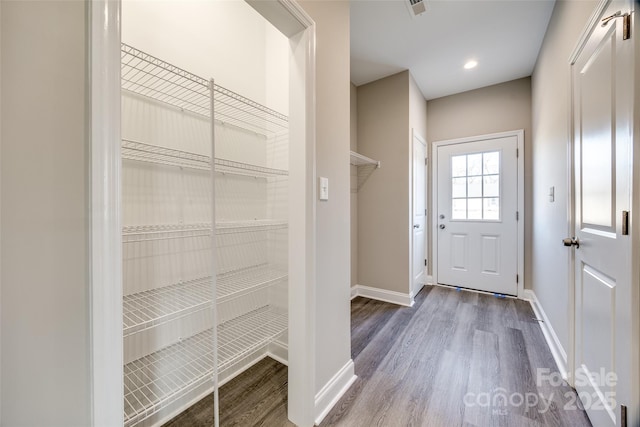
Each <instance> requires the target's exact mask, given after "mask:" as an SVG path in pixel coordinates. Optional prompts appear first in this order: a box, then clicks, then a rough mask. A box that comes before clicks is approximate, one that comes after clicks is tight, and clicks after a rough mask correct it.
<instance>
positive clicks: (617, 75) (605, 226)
mask: <svg viewBox="0 0 640 427" xmlns="http://www.w3.org/2000/svg"><path fill="white" fill-rule="evenodd" d="M631 8H632V5H631V4H630V2H629V1H626V0H624V1H613V2H602V3H601V7H600V8H599V9H598V12H597V13H596V14H595V15H594V19H592V22H591V23H590V26H589V27H588V30H587V31H586V32H585V36H584V37H583V39H582V40H581V41H580V42H579V44H578V47H577V49H576V53H575V54H574V56H573V57H572V61H571V85H572V120H573V135H572V148H573V171H574V176H573V179H574V181H573V182H574V189H573V221H572V222H573V237H575V239H574V241H573V243H574V246H573V248H574V249H572V250H573V251H574V252H573V278H574V284H573V295H572V298H573V304H574V310H575V311H574V337H573V339H574V342H573V346H572V348H573V353H574V354H573V363H574V367H575V372H574V377H573V378H571V381H572V383H573V385H574V386H575V387H576V390H577V391H578V396H579V397H580V399H581V401H582V404H583V406H584V408H585V409H586V411H587V413H588V414H589V418H590V419H591V422H592V423H593V425H597V426H603V427H604V426H614V425H618V426H619V425H622V422H623V420H622V419H621V417H620V415H621V409H620V405H630V407H631V409H632V411H634V408H635V407H636V405H637V402H634V398H633V394H634V392H633V390H634V389H635V390H636V393H637V387H638V385H637V379H636V381H634V379H633V378H634V372H635V367H637V363H638V362H637V360H635V361H634V360H633V351H632V348H633V345H635V344H634V343H636V344H637V337H634V334H633V328H632V325H633V318H634V314H633V301H634V299H633V290H632V283H633V282H632V278H633V276H632V259H631V254H632V239H631V236H630V235H625V233H624V230H623V227H624V224H623V223H624V220H623V213H624V212H625V211H627V212H628V211H630V208H631V201H632V171H633V161H632V159H633V146H632V137H633V92H632V91H631V90H629V88H630V87H632V84H633V42H632V41H631V40H626V41H625V40H623V37H622V28H623V24H624V22H623V21H624V19H623V18H622V17H621V18H614V19H612V20H611V21H609V22H608V23H607V24H606V25H602V24H601V22H602V19H603V18H605V17H607V16H610V15H613V14H615V13H616V12H619V11H621V12H622V13H623V14H624V13H626V12H629V11H630V10H631ZM629 233H631V230H629ZM570 243H571V239H569V240H568V241H565V244H566V245H568V244H570ZM576 243H577V244H576ZM636 309H637V308H636ZM634 366H635V367H634ZM636 373H637V372H636ZM634 412H635V411H634ZM629 415H630V416H634V415H633V414H629ZM635 417H637V414H635ZM628 422H629V423H628V425H637V422H638V420H637V418H636V419H635V421H633V420H632V419H631V418H629V419H628Z"/></svg>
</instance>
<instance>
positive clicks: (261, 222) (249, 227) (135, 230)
mask: <svg viewBox="0 0 640 427" xmlns="http://www.w3.org/2000/svg"><path fill="white" fill-rule="evenodd" d="M288 227H289V223H288V222H287V221H286V220H273V219H255V220H246V221H220V222H217V223H216V234H232V233H255V232H259V231H272V230H283V229H286V228H288ZM210 236H211V224H208V223H195V224H154V225H131V226H126V227H122V243H136V242H147V241H154V240H171V239H187V238H191V237H210Z"/></svg>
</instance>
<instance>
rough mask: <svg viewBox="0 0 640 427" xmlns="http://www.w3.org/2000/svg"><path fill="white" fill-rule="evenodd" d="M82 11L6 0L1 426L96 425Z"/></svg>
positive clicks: (62, 4) (80, 6) (65, 4)
mask: <svg viewBox="0 0 640 427" xmlns="http://www.w3.org/2000/svg"><path fill="white" fill-rule="evenodd" d="M85 16H86V15H85V3H84V2H77V1H28V2H23V1H12V2H2V17H1V19H2V21H1V25H0V29H1V30H0V31H1V33H2V36H1V40H2V49H1V50H2V61H3V62H2V75H1V82H0V86H1V91H2V99H1V109H2V129H1V132H2V159H1V162H2V163H1V167H0V176H1V178H0V181H1V184H2V188H1V191H0V194H1V196H2V202H1V224H0V228H1V229H2V240H1V243H0V250H1V255H2V258H1V259H0V262H1V263H2V272H1V281H2V307H1V315H2V318H1V320H0V324H1V328H2V332H1V335H2V344H3V345H2V419H1V420H0V424H2V425H3V426H12V427H13V426H48V427H49V426H65V427H66V426H87V425H90V395H89V393H90V387H89V386H90V366H89V360H90V359H89V348H90V346H89V309H88V307H89V295H88V290H89V287H88V267H87V265H88V258H87V257H88V255H89V254H88V236H87V222H88V219H87V206H88V203H87V202H88V201H87V194H88V188H87V183H88V182H89V181H88V177H87V166H86V165H87V160H86V159H87V157H86V156H87V153H86V151H85V150H86V147H87V144H86V141H87V129H86V127H85V123H86V115H85V109H84V108H85V96H86V93H85V87H86V76H85V70H86V61H85V35H86V28H85Z"/></svg>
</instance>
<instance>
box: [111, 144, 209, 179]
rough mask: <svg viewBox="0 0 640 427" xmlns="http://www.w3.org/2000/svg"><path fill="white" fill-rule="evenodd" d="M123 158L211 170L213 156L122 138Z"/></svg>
mask: <svg viewBox="0 0 640 427" xmlns="http://www.w3.org/2000/svg"><path fill="white" fill-rule="evenodd" d="M121 152H122V158H123V159H128V160H137V161H139V162H147V163H156V164H161V165H167V166H177V167H181V168H189V169H198V170H205V171H210V170H211V157H209V156H204V155H202V154H196V153H190V152H188V151H181V150H174V149H172V148H166V147H160V146H159V145H152V144H146V143H144V142H140V141H134V140H131V139H123V140H122V151H121Z"/></svg>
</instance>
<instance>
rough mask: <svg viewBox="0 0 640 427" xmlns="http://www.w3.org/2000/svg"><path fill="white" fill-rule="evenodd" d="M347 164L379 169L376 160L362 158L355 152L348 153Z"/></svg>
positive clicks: (378, 163)
mask: <svg viewBox="0 0 640 427" xmlns="http://www.w3.org/2000/svg"><path fill="white" fill-rule="evenodd" d="M349 163H350V164H352V165H353V166H375V167H376V168H379V167H380V162H379V161H377V160H373V159H372V158H369V157H367V156H363V155H362V154H360V153H356V152H355V151H350V152H349Z"/></svg>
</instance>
